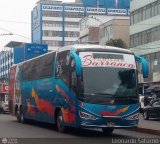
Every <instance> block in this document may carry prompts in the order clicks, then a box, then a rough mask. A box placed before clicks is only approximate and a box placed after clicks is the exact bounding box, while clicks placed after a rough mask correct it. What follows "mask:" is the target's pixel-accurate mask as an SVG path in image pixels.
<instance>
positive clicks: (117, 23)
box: [79, 15, 130, 47]
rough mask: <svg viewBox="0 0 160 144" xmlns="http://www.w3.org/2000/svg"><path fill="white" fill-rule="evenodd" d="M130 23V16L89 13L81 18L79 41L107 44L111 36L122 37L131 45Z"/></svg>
mask: <svg viewBox="0 0 160 144" xmlns="http://www.w3.org/2000/svg"><path fill="white" fill-rule="evenodd" d="M129 25H130V20H129V16H116V15H115V16H106V15H105V16H104V15H101V16H99V15H89V16H88V17H85V18H83V19H81V20H80V37H79V43H82V44H84V43H94V44H101V45H105V43H106V42H107V41H108V40H109V39H111V38H112V39H119V38H120V39H122V40H123V41H124V42H125V43H126V44H127V47H129ZM120 27H121V28H120Z"/></svg>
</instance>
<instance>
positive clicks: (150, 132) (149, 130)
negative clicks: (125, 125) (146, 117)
mask: <svg viewBox="0 0 160 144" xmlns="http://www.w3.org/2000/svg"><path fill="white" fill-rule="evenodd" d="M129 130H131V131H136V132H143V133H148V134H154V135H160V130H155V129H148V128H144V127H137V128H132V129H129Z"/></svg>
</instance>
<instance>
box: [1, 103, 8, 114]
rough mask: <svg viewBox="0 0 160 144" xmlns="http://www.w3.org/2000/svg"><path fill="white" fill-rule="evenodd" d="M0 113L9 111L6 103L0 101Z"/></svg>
mask: <svg viewBox="0 0 160 144" xmlns="http://www.w3.org/2000/svg"><path fill="white" fill-rule="evenodd" d="M0 113H9V107H8V103H5V102H4V101H2V102H0Z"/></svg>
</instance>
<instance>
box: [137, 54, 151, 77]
mask: <svg viewBox="0 0 160 144" xmlns="http://www.w3.org/2000/svg"><path fill="white" fill-rule="evenodd" d="M135 58H136V61H138V62H140V63H141V65H142V74H143V78H147V77H148V75H149V66H148V62H147V60H146V59H145V58H143V57H140V56H137V55H136V56H135Z"/></svg>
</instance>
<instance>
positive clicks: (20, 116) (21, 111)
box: [19, 107, 25, 123]
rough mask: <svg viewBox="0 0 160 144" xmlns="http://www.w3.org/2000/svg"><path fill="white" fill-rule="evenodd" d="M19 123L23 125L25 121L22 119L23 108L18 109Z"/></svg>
mask: <svg viewBox="0 0 160 144" xmlns="http://www.w3.org/2000/svg"><path fill="white" fill-rule="evenodd" d="M19 122H20V123H25V119H24V114H23V108H22V107H21V108H20V112H19Z"/></svg>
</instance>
